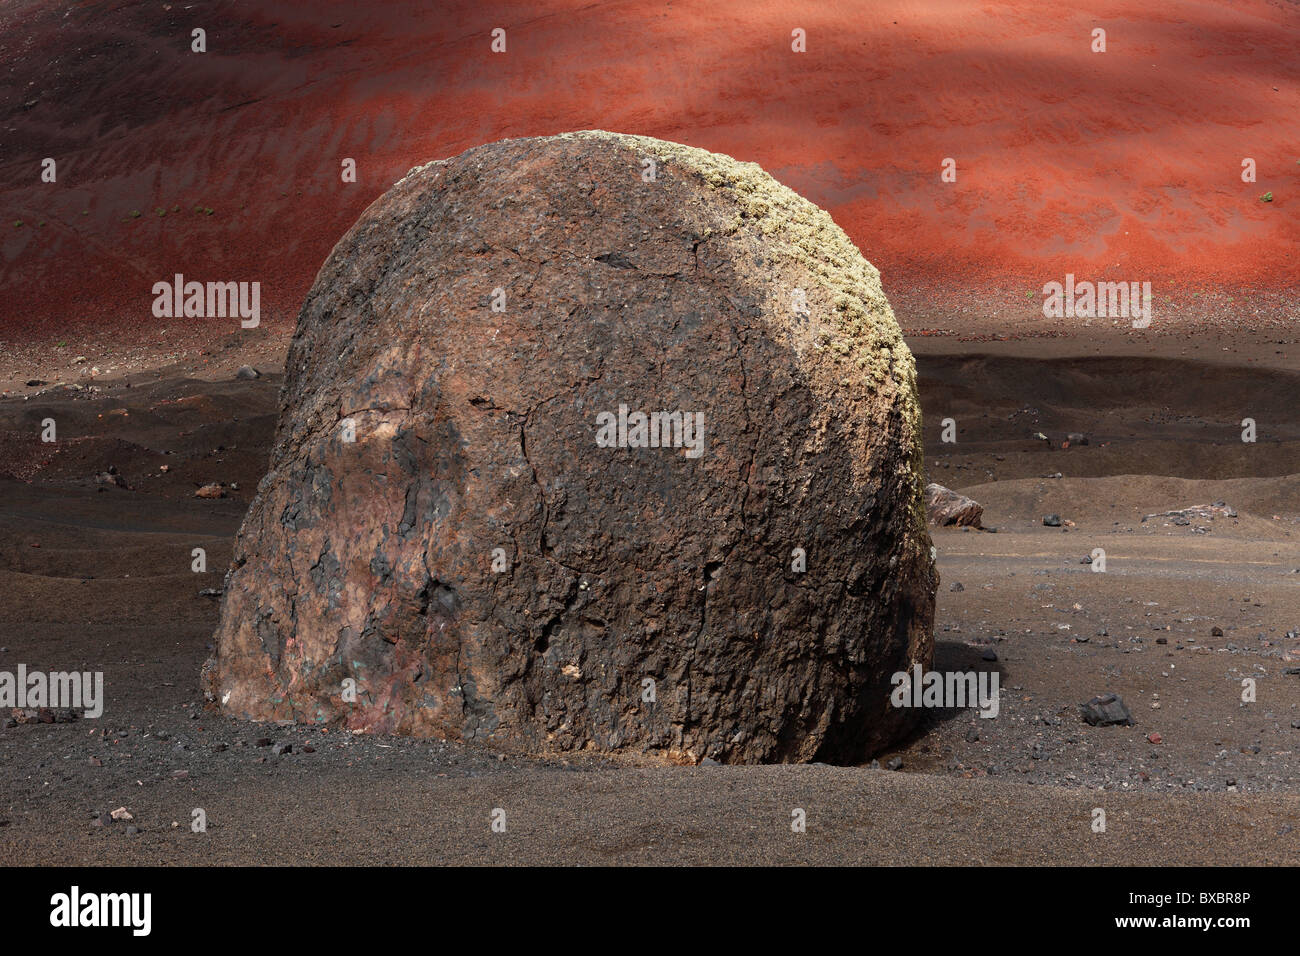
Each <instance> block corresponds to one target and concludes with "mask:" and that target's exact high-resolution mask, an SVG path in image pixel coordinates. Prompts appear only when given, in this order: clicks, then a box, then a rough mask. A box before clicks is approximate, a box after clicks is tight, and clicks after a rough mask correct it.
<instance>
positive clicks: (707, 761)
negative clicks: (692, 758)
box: [700, 757, 722, 767]
mask: <svg viewBox="0 0 1300 956" xmlns="http://www.w3.org/2000/svg"><path fill="white" fill-rule="evenodd" d="M700 766H701V767H721V766H722V764H720V763H718V762H717V761H716V760H714V759H713V758H712V757H705V758H704V759H703V760H701V761H700Z"/></svg>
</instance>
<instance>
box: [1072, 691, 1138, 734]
mask: <svg viewBox="0 0 1300 956" xmlns="http://www.w3.org/2000/svg"><path fill="white" fill-rule="evenodd" d="M1079 709H1080V710H1081V711H1082V713H1083V719H1084V721H1085V722H1087V723H1088V724H1090V725H1092V726H1093V727H1108V726H1111V725H1112V724H1121V725H1124V726H1127V727H1131V726H1133V715H1132V714H1131V713H1129V709H1128V705H1126V704H1125V703H1124V701H1123V700H1122V699H1121V698H1120V697H1119V695H1117V694H1102V695H1101V696H1099V697H1094V698H1092V700H1090V701H1088V702H1087V703H1086V704H1080V705H1079Z"/></svg>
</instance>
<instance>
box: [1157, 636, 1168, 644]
mask: <svg viewBox="0 0 1300 956" xmlns="http://www.w3.org/2000/svg"><path fill="white" fill-rule="evenodd" d="M1156 643H1157V644H1168V643H1169V638H1167V637H1157V638H1156Z"/></svg>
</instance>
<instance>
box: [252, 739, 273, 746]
mask: <svg viewBox="0 0 1300 956" xmlns="http://www.w3.org/2000/svg"><path fill="white" fill-rule="evenodd" d="M255 742H256V744H257V746H259V747H269V746H271V744H272V743H274V741H272V740H271V738H270V737H258V738H257V740H256V741H255Z"/></svg>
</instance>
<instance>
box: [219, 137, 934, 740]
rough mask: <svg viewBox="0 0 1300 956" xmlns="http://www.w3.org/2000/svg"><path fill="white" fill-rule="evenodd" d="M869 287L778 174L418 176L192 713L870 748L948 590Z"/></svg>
mask: <svg viewBox="0 0 1300 956" xmlns="http://www.w3.org/2000/svg"><path fill="white" fill-rule="evenodd" d="M922 487H923V481H922V461H921V432H920V411H919V407H918V404H917V396H916V375H915V366H914V363H913V360H912V356H911V354H910V352H909V351H908V349H907V347H906V346H905V345H904V343H903V339H902V335H901V333H900V331H899V328H898V326H897V324H896V323H895V321H894V317H893V314H892V312H891V310H890V308H889V304H888V302H887V301H886V299H885V296H884V294H883V293H882V292H881V287H880V279H879V273H878V272H877V271H876V269H875V268H874V267H872V266H871V265H870V264H869V263H868V262H867V261H866V260H865V259H863V258H862V256H861V254H860V253H859V252H858V250H857V248H856V247H855V246H854V245H853V244H852V242H850V241H849V239H848V237H847V236H845V234H844V233H843V232H842V231H841V230H840V229H839V227H837V226H836V225H835V224H834V222H833V221H832V220H831V218H830V216H829V215H827V214H826V213H825V212H823V211H822V210H821V209H819V208H817V207H816V206H815V205H813V204H812V203H810V202H808V201H807V200H805V199H803V198H801V197H799V196H798V195H796V194H795V193H794V192H792V191H790V190H789V189H787V188H786V187H784V186H782V185H780V184H779V183H777V182H776V181H775V180H773V179H772V178H771V177H770V176H768V175H767V174H766V173H764V172H763V171H762V170H761V169H760V168H759V167H757V166H755V165H753V164H747V163H740V162H737V161H735V160H733V159H731V158H729V157H726V156H720V155H716V154H713V153H708V152H705V151H702V150H698V149H693V148H690V147H685V146H680V145H677V144H673V143H667V142H664V141H661V140H654V139H648V138H643V137H635V136H626V135H620V134H612V133H603V132H594V131H593V132H585V133H573V134H564V135H561V136H555V137H544V138H537V139H522V140H507V141H503V142H500V143H493V144H490V145H487V146H482V147H478V148H476V149H472V150H470V151H469V152H467V153H464V154H463V155H461V156H459V157H457V158H455V159H452V160H442V161H437V162H433V163H430V164H428V165H425V166H422V167H419V168H417V169H414V170H412V171H411V172H410V173H408V174H407V176H406V177H404V178H403V179H402V180H401V181H400V182H398V183H397V184H396V185H395V186H393V187H392V188H391V189H390V190H389V191H388V192H387V193H386V194H384V195H383V196H382V197H380V198H379V199H378V200H377V201H376V202H375V203H374V204H372V205H371V206H370V207H369V209H367V210H366V212H365V213H364V214H363V215H362V217H361V219H360V220H359V221H358V222H357V223H356V224H355V225H354V226H353V227H352V228H351V230H349V232H348V233H347V234H346V235H345V236H344V237H343V238H342V240H341V241H340V242H339V243H338V245H337V246H336V247H335V249H334V251H333V252H332V253H331V255H330V257H329V259H328V260H327V261H326V263H325V264H324V266H323V267H322V269H321V270H320V273H319V275H318V276H317V279H316V282H315V284H314V286H313V287H312V289H311V291H310V293H309V294H308V296H307V298H306V301H305V302H304V305H303V307H302V311H301V313H300V315H299V319H298V326H297V330H296V333H295V335H294V339H293V343H292V346H291V348H290V352H289V357H288V362H287V365H286V381H285V385H284V389H283V391H282V396H281V414H280V424H279V428H278V431H277V435H276V439H275V444H274V448H273V452H272V460H271V470H270V472H269V474H268V475H267V476H266V477H265V478H264V479H263V481H262V483H261V485H260V487H259V489H258V493H257V496H256V498H255V499H254V501H253V503H252V506H251V508H250V510H249V512H248V514H247V516H246V517H245V520H244V523H243V526H242V528H241V530H240V534H239V537H238V540H237V542H236V547H235V556H234V564H233V567H232V569H231V571H230V573H229V575H228V580H227V583H226V586H225V589H224V596H223V601H222V613H221V623H220V625H219V628H218V631H217V634H216V639H215V641H214V644H215V646H216V653H215V655H214V657H213V659H212V660H210V661H209V662H208V665H207V667H206V668H205V684H206V688H207V691H208V693H209V694H210V695H211V696H212V697H213V698H214V699H216V700H218V701H220V702H221V704H222V706H223V708H224V709H225V710H226V711H227V712H229V713H232V714H235V715H238V716H241V717H245V718H249V719H256V720H263V721H271V720H281V721H283V720H292V721H299V722H306V723H312V724H318V725H334V726H345V727H347V728H350V729H354V730H363V731H374V732H383V733H398V734H412V735H419V736H436V737H439V738H451V739H461V740H467V741H480V742H483V743H484V744H487V745H490V746H493V747H497V748H498V749H507V750H532V751H550V752H555V751H566V750H578V749H593V748H594V749H599V750H617V749H628V750H631V751H635V752H641V751H645V750H649V751H655V752H659V753H661V754H662V755H663V756H665V757H667V758H669V759H675V760H678V761H679V762H692V763H694V762H698V761H699V759H700V758H702V757H703V755H704V754H705V753H708V754H710V755H712V756H714V757H716V758H717V759H718V760H719V761H720V762H725V763H737V762H756V761H808V760H814V759H817V760H828V759H829V760H837V761H838V760H855V759H859V758H861V757H863V756H864V755H869V754H870V753H871V752H872V751H874V750H877V749H879V748H880V747H882V746H884V745H885V744H887V743H889V742H890V741H892V740H895V739H897V737H898V736H899V735H900V734H901V733H902V732H903V731H904V730H905V729H906V728H907V727H908V726H909V725H910V723H911V722H912V719H913V718H914V716H915V714H914V711H912V710H910V709H908V708H896V707H894V706H892V704H891V702H890V693H891V691H892V689H893V684H892V682H891V677H892V675H894V674H896V673H898V672H910V671H911V670H912V668H913V667H914V666H917V665H920V666H921V667H922V668H923V669H928V667H929V665H930V663H931V659H932V654H933V636H932V631H931V626H932V617H933V607H934V594H935V589H936V587H937V575H936V572H935V569H934V565H933V561H932V559H931V556H930V550H931V549H930V540H929V536H928V533H927V531H926V512H925V504H924V499H923V495H922Z"/></svg>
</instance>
